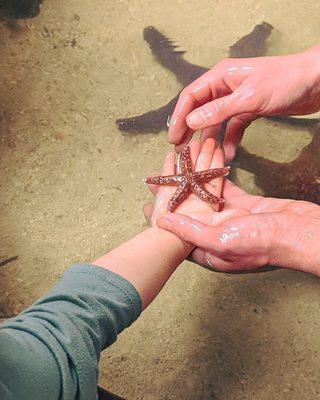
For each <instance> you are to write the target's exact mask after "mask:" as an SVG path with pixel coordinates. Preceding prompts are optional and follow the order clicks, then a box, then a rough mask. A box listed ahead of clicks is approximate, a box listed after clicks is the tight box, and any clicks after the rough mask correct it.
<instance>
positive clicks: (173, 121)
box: [167, 116, 177, 132]
mask: <svg viewBox="0 0 320 400" xmlns="http://www.w3.org/2000/svg"><path fill="white" fill-rule="evenodd" d="M168 122H169V125H168V128H169V132H171V131H172V129H174V127H175V125H176V123H177V117H175V118H172V117H171V116H169V117H168V120H167V123H168Z"/></svg>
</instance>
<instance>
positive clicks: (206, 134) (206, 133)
mask: <svg viewBox="0 0 320 400" xmlns="http://www.w3.org/2000/svg"><path fill="white" fill-rule="evenodd" d="M221 127H222V124H218V125H213V126H209V128H205V129H202V131H201V136H200V141H201V143H204V142H205V140H206V139H208V138H213V139H216V140H217V139H218V137H219V134H220V132H221ZM189 129H190V128H189Z"/></svg>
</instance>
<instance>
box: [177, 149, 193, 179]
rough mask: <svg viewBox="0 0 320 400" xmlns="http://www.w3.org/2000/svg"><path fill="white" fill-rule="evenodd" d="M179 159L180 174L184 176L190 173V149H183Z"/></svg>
mask: <svg viewBox="0 0 320 400" xmlns="http://www.w3.org/2000/svg"><path fill="white" fill-rule="evenodd" d="M179 157H180V166H181V173H182V174H183V175H184V174H189V173H190V172H192V162H191V152H190V147H189V146H185V147H183V149H182V150H181V152H180V155H179Z"/></svg>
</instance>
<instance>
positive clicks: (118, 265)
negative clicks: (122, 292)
mask: <svg viewBox="0 0 320 400" xmlns="http://www.w3.org/2000/svg"><path fill="white" fill-rule="evenodd" d="M191 250H192V246H191V245H189V244H186V243H184V242H183V241H182V240H181V239H179V238H178V237H177V236H175V235H173V234H172V233H170V232H167V231H164V230H162V229H159V228H156V227H153V228H148V229H146V230H145V231H143V232H141V233H140V234H139V235H137V236H135V237H134V238H132V239H130V240H129V241H127V242H126V243H123V244H122V245H120V246H119V247H117V248H116V249H114V250H112V251H111V252H109V253H107V254H106V255H104V256H103V257H101V258H99V259H97V260H96V261H95V262H94V264H95V265H98V266H100V267H103V268H106V269H108V270H110V271H113V272H115V273H117V274H118V275H120V276H122V277H123V278H125V279H126V280H128V281H129V282H130V283H131V284H132V285H133V286H134V287H135V288H136V290H137V291H138V293H139V295H140V297H141V302H142V308H143V309H144V308H146V307H147V306H148V305H149V304H150V303H151V301H152V300H153V299H154V298H155V297H156V296H157V294H158V293H159V291H160V290H161V288H162V287H163V286H164V285H165V283H166V282H167V280H168V279H169V277H170V276H171V275H172V273H173V272H174V271H175V269H176V268H177V266H178V265H179V264H180V263H181V262H182V261H183V260H184V259H185V258H186V257H187V256H188V255H189V253H190V252H191Z"/></svg>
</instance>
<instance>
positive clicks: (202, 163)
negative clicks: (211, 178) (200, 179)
mask: <svg viewBox="0 0 320 400" xmlns="http://www.w3.org/2000/svg"><path fill="white" fill-rule="evenodd" d="M216 146H217V142H216V140H215V139H212V138H209V139H206V140H205V141H204V142H203V145H202V147H201V151H200V154H199V157H198V159H197V163H196V167H195V170H196V171H204V170H206V169H209V168H210V165H211V162H212V157H213V154H214V152H215V150H216Z"/></svg>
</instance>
